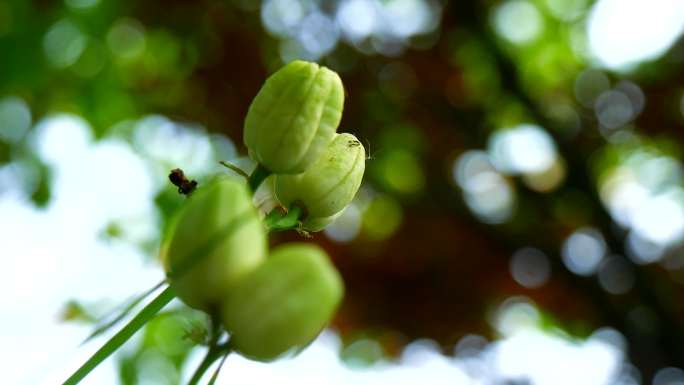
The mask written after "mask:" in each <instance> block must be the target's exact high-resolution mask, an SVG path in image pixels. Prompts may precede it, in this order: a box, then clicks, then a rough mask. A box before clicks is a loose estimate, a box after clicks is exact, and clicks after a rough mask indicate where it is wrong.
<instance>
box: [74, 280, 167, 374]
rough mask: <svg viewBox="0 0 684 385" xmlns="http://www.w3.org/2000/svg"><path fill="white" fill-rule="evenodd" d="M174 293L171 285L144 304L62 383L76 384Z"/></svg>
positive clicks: (144, 322)
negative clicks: (138, 311) (136, 313)
mask: <svg viewBox="0 0 684 385" xmlns="http://www.w3.org/2000/svg"><path fill="white" fill-rule="evenodd" d="M175 296H176V294H175V293H174V292H173V289H171V287H167V288H166V289H164V291H162V292H161V293H159V295H158V296H157V297H156V298H155V299H153V300H152V302H150V303H149V304H147V306H145V307H144V308H143V309H142V310H141V311H140V313H138V315H136V316H135V317H133V319H132V320H131V321H130V322H129V323H128V324H126V326H124V327H123V329H121V330H120V331H119V332H118V333H116V334H115V335H114V337H112V338H111V339H109V341H107V342H106V343H105V344H104V345H103V346H102V347H101V348H100V349H99V350H98V351H96V352H95V354H93V355H92V356H91V357H90V358H89V359H88V361H86V362H85V363H84V364H83V365H81V367H80V368H78V370H76V372H74V374H72V375H71V377H69V378H68V379H67V380H66V381H64V383H63V384H62V385H76V384H78V383H79V382H80V381H81V380H82V379H83V378H85V376H87V375H88V373H90V372H91V371H92V370H93V369H95V368H96V367H97V365H99V364H100V363H101V362H102V361H104V360H105V359H106V358H107V357H109V356H110V355H111V354H112V353H114V352H115V351H116V350H117V349H118V348H119V347H121V345H123V344H124V343H125V342H126V341H128V339H129V338H131V337H132V336H133V334H135V332H137V331H138V330H139V329H140V328H142V327H143V326H144V325H145V324H146V323H147V321H149V320H151V319H152V318H153V317H154V316H155V315H156V314H157V313H158V312H159V310H161V309H162V308H163V307H164V306H166V304H168V303H169V302H171V300H172V299H174V298H175Z"/></svg>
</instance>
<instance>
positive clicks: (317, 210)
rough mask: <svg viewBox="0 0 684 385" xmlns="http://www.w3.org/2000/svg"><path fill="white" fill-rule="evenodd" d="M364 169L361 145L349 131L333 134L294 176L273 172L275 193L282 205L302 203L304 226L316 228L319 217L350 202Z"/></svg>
mask: <svg viewBox="0 0 684 385" xmlns="http://www.w3.org/2000/svg"><path fill="white" fill-rule="evenodd" d="M365 168H366V151H365V150H364V148H363V145H361V143H360V142H359V141H358V140H357V139H356V137H355V136H354V135H352V134H347V133H344V134H337V135H336V136H335V138H334V139H333V141H332V142H331V143H330V145H329V146H328V148H327V151H326V152H325V153H324V154H323V156H321V157H320V158H319V159H318V160H317V161H316V162H315V163H314V164H313V165H312V166H311V167H310V168H309V169H308V170H306V171H305V172H303V173H301V174H296V175H276V177H275V181H274V187H275V194H276V197H277V198H278V200H279V201H280V203H281V204H282V205H283V206H285V207H290V205H292V204H293V203H295V204H302V205H303V206H304V208H305V210H306V217H305V218H304V228H305V229H306V228H307V225H309V226H311V227H312V228H314V227H320V223H325V221H323V222H320V220H321V219H323V218H327V217H331V216H334V215H335V214H338V213H339V212H341V211H342V209H344V208H345V207H346V206H347V205H348V204H349V202H351V200H352V199H353V198H354V195H356V192H357V191H358V190H359V186H361V180H362V179H363V172H364V170H365ZM332 219H334V218H330V220H328V223H329V222H332ZM307 222H308V223H307ZM325 224H326V225H327V223H325ZM312 231H315V230H312Z"/></svg>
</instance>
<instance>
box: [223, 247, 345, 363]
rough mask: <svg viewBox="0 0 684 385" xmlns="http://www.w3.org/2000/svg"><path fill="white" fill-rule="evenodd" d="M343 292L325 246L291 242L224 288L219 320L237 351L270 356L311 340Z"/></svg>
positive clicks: (261, 357) (260, 357) (256, 357)
mask: <svg viewBox="0 0 684 385" xmlns="http://www.w3.org/2000/svg"><path fill="white" fill-rule="evenodd" d="M343 296H344V285H343V283H342V278H341V277H340V275H339V273H338V272H337V270H336V269H335V267H334V266H333V265H332V263H331V262H330V260H329V258H328V256H327V254H326V253H325V251H323V250H322V249H321V248H320V247H318V246H316V245H313V244H307V243H290V244H286V245H284V246H280V247H278V248H276V249H275V250H273V252H272V253H271V255H270V256H269V258H268V259H267V260H266V262H265V263H264V264H263V265H261V266H260V267H259V268H258V269H257V270H255V271H254V272H253V273H251V274H250V275H248V276H246V277H245V278H244V279H243V280H242V281H241V282H240V284H239V285H238V286H236V287H234V288H233V289H232V290H231V291H230V292H229V293H227V295H226V301H225V302H224V303H223V308H222V315H223V323H224V326H225V328H226V330H228V331H229V332H230V333H231V337H230V343H231V344H232V345H233V346H234V347H235V349H236V350H237V351H238V352H240V353H241V354H243V355H244V356H246V357H249V358H251V359H254V360H258V361H272V360H274V359H276V358H278V357H279V356H281V355H282V354H283V353H285V352H288V351H292V350H298V349H301V348H303V347H305V346H306V345H308V344H309V343H310V342H311V341H313V339H314V338H316V336H317V335H318V334H319V333H320V332H321V330H323V328H324V327H325V326H326V325H327V324H328V322H329V321H330V319H331V318H332V316H333V315H334V313H335V310H336V309H337V307H338V305H339V303H340V302H341V300H342V297H343Z"/></svg>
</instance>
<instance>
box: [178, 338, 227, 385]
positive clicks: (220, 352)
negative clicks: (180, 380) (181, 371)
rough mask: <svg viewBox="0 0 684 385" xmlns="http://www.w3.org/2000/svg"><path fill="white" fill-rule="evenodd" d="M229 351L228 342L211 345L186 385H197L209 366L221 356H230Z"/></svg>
mask: <svg viewBox="0 0 684 385" xmlns="http://www.w3.org/2000/svg"><path fill="white" fill-rule="evenodd" d="M231 350H232V348H231V346H230V342H229V343H227V344H223V345H217V344H216V343H212V345H211V346H209V350H208V351H207V355H205V356H204V359H203V360H202V362H201V363H200V365H199V366H198V367H197V369H195V373H193V375H192V378H190V381H189V382H188V385H197V384H198V383H199V381H200V380H201V379H202V376H203V375H204V373H205V372H206V371H207V369H209V367H210V366H211V364H213V363H214V361H216V360H218V359H219V358H221V357H222V356H223V357H225V356H227V355H228V354H230V352H231ZM219 368H220V367H219ZM217 370H218V368H217ZM214 376H218V374H217V373H215V374H214Z"/></svg>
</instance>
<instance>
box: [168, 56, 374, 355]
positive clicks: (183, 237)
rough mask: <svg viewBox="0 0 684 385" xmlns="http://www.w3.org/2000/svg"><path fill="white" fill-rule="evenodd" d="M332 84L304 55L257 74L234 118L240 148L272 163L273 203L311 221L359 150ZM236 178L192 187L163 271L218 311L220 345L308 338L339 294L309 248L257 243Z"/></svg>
mask: <svg viewBox="0 0 684 385" xmlns="http://www.w3.org/2000/svg"><path fill="white" fill-rule="evenodd" d="M343 104H344V88H343V86H342V81H341V80H340V78H339V76H338V75H337V74H336V73H335V72H333V71H331V70H329V69H327V68H325V67H321V66H319V65H317V64H315V63H309V62H304V61H294V62H291V63H289V64H288V65H286V66H285V67H283V68H282V69H280V70H279V71H277V72H276V73H274V74H273V75H272V76H271V77H270V78H268V79H267V80H266V83H265V84H264V85H263V87H262V88H261V90H260V91H259V93H258V94H257V96H256V97H255V99H254V100H253V102H252V104H251V106H250V108H249V111H248V113H247V117H246V119H245V127H244V140H245V144H246V146H247V149H248V151H249V155H250V157H251V158H252V159H254V160H255V161H256V162H257V163H258V164H259V167H261V168H262V169H264V170H267V173H272V174H273V176H272V178H273V183H274V191H275V194H276V197H277V199H278V200H279V202H280V203H281V205H282V208H284V209H285V211H287V210H291V209H293V208H294V207H297V208H298V211H297V212H299V213H301V216H300V217H299V218H298V219H299V220H300V226H301V228H302V229H304V230H308V231H319V230H322V229H323V228H324V227H325V226H326V225H327V224H329V223H330V222H331V221H332V220H333V219H334V218H335V217H336V216H338V215H339V214H340V213H341V212H342V210H343V209H344V208H345V207H346V206H347V205H348V204H349V203H350V202H351V200H352V198H353V197H354V195H355V194H356V192H357V190H358V189H359V186H360V184H361V179H362V178H363V173H364V169H365V159H366V157H365V150H364V148H363V146H362V145H361V143H360V142H359V141H358V140H357V139H356V138H355V137H354V136H353V135H351V134H346V133H344V134H337V133H336V131H337V127H338V125H339V123H340V119H341V116H342V108H343ZM252 193H253V192H252V191H251V190H250V188H249V186H248V184H247V183H246V182H244V181H241V180H237V179H234V178H230V177H227V176H219V177H216V178H215V179H213V180H212V181H210V182H208V183H205V184H203V185H202V186H198V187H197V189H196V191H195V192H193V194H192V195H191V196H190V197H189V198H188V199H187V201H186V202H185V204H184V206H183V207H182V209H181V210H180V212H179V213H178V215H176V217H175V218H174V222H173V225H172V227H171V231H170V232H169V234H168V236H167V237H165V241H164V243H163V245H162V257H163V259H164V264H165V269H166V273H167V277H168V279H169V282H170V283H171V285H172V286H173V288H174V289H175V291H176V294H177V295H178V297H179V298H180V299H181V300H183V301H184V302H185V303H186V304H187V305H189V306H191V307H194V308H197V309H200V310H203V311H206V312H207V313H209V314H211V315H212V317H213V318H214V319H219V320H220V321H221V323H222V326H223V328H224V329H225V330H226V331H227V332H228V333H229V334H230V343H231V346H233V348H234V349H235V350H237V351H238V352H240V353H241V354H243V355H245V356H247V357H250V358H252V359H256V360H261V361H270V360H273V359H275V358H277V357H279V356H280V355H282V354H283V353H285V352H288V351H293V350H294V351H296V350H298V349H301V348H302V347H304V346H306V345H307V344H308V343H309V342H311V341H312V340H313V339H314V338H315V337H316V336H317V335H318V333H320V331H321V330H322V329H323V328H324V327H325V326H326V324H327V323H328V322H329V321H330V319H331V318H332V316H333V315H334V312H335V310H336V309H337V307H338V305H339V303H340V301H341V300H342V297H343V294H344V286H343V283H342V279H341V277H340V276H339V273H338V272H337V270H336V269H335V267H334V266H333V265H332V263H331V262H330V260H329V257H328V256H327V254H326V253H325V251H323V250H322V249H321V248H320V247H318V246H315V245H313V244H306V243H291V244H286V245H283V246H279V247H277V248H275V249H273V250H271V251H270V252H269V250H268V236H267V233H268V229H267V228H266V227H265V225H264V223H263V221H262V219H261V218H260V214H259V212H258V210H257V209H256V208H255V206H254V204H253V202H252Z"/></svg>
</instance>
